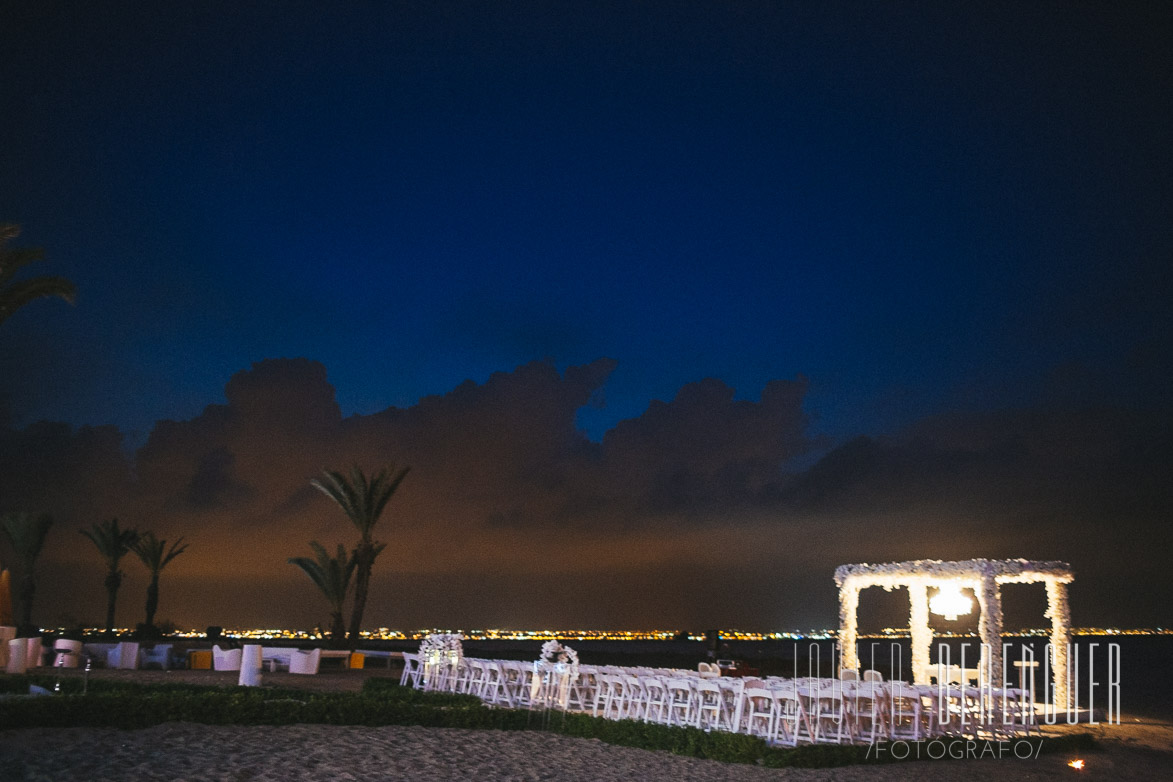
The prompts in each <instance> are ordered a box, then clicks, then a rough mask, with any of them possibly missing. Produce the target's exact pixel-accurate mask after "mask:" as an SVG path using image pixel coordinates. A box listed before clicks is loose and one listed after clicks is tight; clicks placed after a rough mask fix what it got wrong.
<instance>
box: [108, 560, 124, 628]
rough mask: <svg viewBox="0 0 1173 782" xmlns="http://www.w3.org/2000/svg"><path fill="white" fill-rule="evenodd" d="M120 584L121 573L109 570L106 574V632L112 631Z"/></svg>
mask: <svg viewBox="0 0 1173 782" xmlns="http://www.w3.org/2000/svg"><path fill="white" fill-rule="evenodd" d="M120 586H122V573H121V571H118V570H111V571H110V572H109V573H107V574H106V634H107V635H109V634H111V633H113V632H114V605H115V604H116V603H117V602H118V587H120Z"/></svg>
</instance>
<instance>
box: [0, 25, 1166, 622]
mask: <svg viewBox="0 0 1173 782" xmlns="http://www.w3.org/2000/svg"><path fill="white" fill-rule="evenodd" d="M12 5H13V4H10V7H8V8H7V9H6V10H5V11H4V14H3V22H2V23H0V52H3V56H2V59H0V118H2V119H0V222H16V223H19V224H21V225H22V226H23V234H22V236H21V237H20V239H18V240H17V242H16V244H17V245H18V246H35V247H43V248H44V249H45V252H46V256H47V262H46V263H44V264H41V265H40V268H38V269H37V270H36V271H37V273H42V274H49V273H53V274H63V275H65V276H67V277H69V278H71V279H73V280H74V281H75V282H76V283H77V287H78V291H79V293H78V300H77V304H76V306H74V307H70V306H68V305H66V304H64V303H63V302H61V301H59V300H46V301H39V302H35V303H33V304H31V305H29V306H28V307H27V308H25V309H24V310H22V311H21V312H20V313H18V314H17V315H16V316H14V317H12V318H11V319H10V320H8V321H7V322H5V323H3V324H0V511H8V510H17V509H20V510H30V511H49V512H51V513H53V514H54V516H55V517H56V519H57V525H56V527H55V528H54V530H53V532H52V533H51V537H50V538H49V541H48V543H47V544H46V549H45V553H44V555H43V557H42V560H41V570H40V572H41V575H42V581H41V588H40V592H39V595H38V599H37V606H38V610H37V611H36V618H37V619H39V620H40V621H41V622H42V623H43V624H49V623H55V622H57V621H90V622H94V623H97V622H98V621H99V620H100V617H101V616H102V615H103V608H104V594H103V592H102V588H101V578H102V575H101V562H100V560H99V558H98V555H97V552H96V550H95V549H93V547H92V544H90V543H89V542H88V541H87V540H86V539H85V538H83V537H82V536H81V535H79V534H78V533H77V532H76V530H77V529H80V528H81V527H83V526H87V525H88V524H90V523H92V522H94V521H99V520H102V519H105V518H109V517H111V516H118V517H119V518H120V520H121V521H122V522H123V524H124V525H132V526H138V527H140V528H142V529H152V530H154V531H156V532H157V533H158V534H159V535H160V536H162V537H168V538H173V537H175V536H178V535H184V536H186V537H187V539H189V540H190V541H191V547H190V549H189V552H188V553H187V554H185V555H184V556H182V557H180V558H179V559H177V560H176V561H175V562H174V563H173V564H172V565H171V566H169V567H168V569H167V570H166V571H165V572H164V576H163V581H162V602H161V606H160V611H159V615H160V618H162V619H171V620H174V621H175V622H178V623H180V624H183V625H192V626H199V627H202V626H204V625H207V624H213V623H215V624H223V625H233V624H247V625H263V624H268V625H290V626H309V625H312V624H315V623H318V622H323V621H324V620H325V616H326V613H327V608H326V605H325V603H324V601H322V600H321V599H320V598H319V596H318V595H317V594H316V593H315V592H314V589H313V586H312V585H311V584H310V582H309V581H308V579H306V578H305V577H304V575H303V574H301V573H300V571H297V570H296V569H295V568H293V567H292V566H290V565H288V564H287V563H286V559H287V558H288V557H290V556H299V555H307V554H308V553H309V547H308V541H309V540H311V539H317V540H320V541H322V542H323V543H325V544H326V545H327V546H328V547H330V548H332V547H333V546H334V544H336V543H347V544H349V543H352V542H353V539H354V538H355V535H354V534H352V528H351V527H350V526H349V524H348V523H347V522H346V521H345V519H344V518H343V517H342V516H341V514H340V512H339V511H337V509H336V508H335V507H333V506H332V505H331V504H330V502H329V501H328V500H327V499H325V498H324V497H322V496H321V495H318V494H317V493H315V492H314V491H313V490H312V489H310V488H309V483H308V481H309V479H310V478H311V477H314V476H315V475H317V474H319V473H320V472H321V470H323V469H326V468H331V469H336V468H345V467H347V466H348V465H350V464H352V463H356V462H357V463H359V464H361V465H364V466H366V467H368V468H374V467H376V466H378V465H380V464H384V463H389V462H395V463H398V464H409V465H411V466H412V468H413V469H412V473H411V474H410V476H409V477H408V479H407V480H406V481H405V483H404V484H403V487H402V489H401V491H400V493H399V495H397V497H396V498H395V499H394V500H393V501H392V503H391V505H390V506H389V510H388V513H387V515H386V517H385V518H384V520H383V522H382V523H381V525H380V527H379V535H380V537H381V538H382V539H384V540H387V541H389V542H390V544H391V545H390V547H389V549H388V551H387V553H385V554H384V555H383V556H382V557H381V558H380V560H379V561H378V563H377V564H376V568H375V576H374V583H373V587H372V589H373V592H372V598H371V602H370V603H369V604H368V609H367V621H366V624H367V625H370V626H379V625H388V626H392V627H401V628H411V627H422V626H448V627H452V626H463V627H466V628H468V627H473V626H486V625H488V626H494V625H495V626H511V627H523V626H529V627H532V626H536V625H556V626H560V627H585V626H594V627H609V628H621V627H651V626H661V627H663V626H667V627H679V628H704V627H715V626H721V627H735V626H737V627H742V628H746V629H787V628H799V627H811V626H816V627H821V626H833V625H834V624H835V622H836V592H835V588H834V584H833V581H832V571H833V569H834V567H835V566H836V565H838V564H842V563H848V562H865V561H866V562H877V561H889V560H901V559H913V558H944V559H959V558H969V557H981V556H985V557H996V558H1003V557H1020V556H1021V557H1027V558H1034V559H1062V560H1066V561H1069V562H1070V563H1071V565H1072V567H1073V568H1074V570H1075V572H1076V581H1075V584H1074V585H1073V589H1072V610H1073V619H1074V621H1075V623H1076V624H1077V625H1091V624H1115V625H1125V626H1134V625H1157V624H1164V625H1168V624H1171V623H1173V609H1171V606H1173V603H1171V602H1170V600H1169V598H1170V596H1171V594H1173V590H1171V587H1173V576H1171V575H1170V571H1169V568H1168V565H1167V559H1166V558H1167V554H1168V551H1169V550H1170V549H1171V548H1173V532H1171V531H1170V524H1169V521H1170V519H1171V516H1173V488H1171V484H1173V480H1171V477H1173V415H1171V411H1170V393H1169V390H1168V387H1169V381H1170V380H1171V379H1173V323H1171V316H1170V310H1171V307H1170V303H1171V302H1173V274H1171V272H1170V269H1173V258H1171V255H1173V253H1171V251H1170V248H1171V247H1173V219H1171V217H1173V43H1171V42H1173V6H1171V5H1170V4H1169V3H1163V2H1151V3H1146V2H1130V3H1093V2H1076V3H1070V2H1062V3H1060V2H1054V3H1047V2H1040V3H1029V4H1020V3H980V4H975V3H959V2H956V3H955V2H941V3H922V4H917V3H890V2H889V3H871V4H859V3H842V4H839V3H830V2H818V3H813V2H812V3H785V2H771V3H765V2H761V3H755V2H736V3H723V2H722V3H716V2H714V3H707V4H706V3H662V4H661V3H645V2H638V3H637V2H614V3H606V2H597V3H560V2H541V3H529V2H509V3H492V2H478V3H473V2H469V3H453V2H419V3H406V2H391V3H361V2H354V3H345V4H322V3H291V2H283V3H272V4H270V3H263V2H257V3H246V4H240V3H224V4H220V3H213V2H191V3H186V2H181V3H141V4H136V3H115V4H110V5H113V6H115V7H114V8H103V7H101V4H99V5H98V6H93V5H88V6H79V5H78V4H76V3H56V2H36V3H22V4H19V6H17V7H12ZM335 6H337V7H335ZM125 569H126V571H127V573H128V578H127V583H126V585H125V586H124V587H123V593H122V598H121V600H120V606H119V621H120V623H123V624H133V623H134V622H135V621H141V604H142V598H141V593H142V590H143V588H144V586H145V576H144V574H143V573H142V572H141V571H142V568H141V567H138V566H137V563H135V562H130V561H128V562H127V563H126V565H125ZM873 591H874V590H873ZM1011 591H1015V592H1019V593H1020V594H1016V595H1012V596H1011V597H1010V603H1011V604H1010V605H1009V606H1008V608H1007V622H1008V625H1010V626H1014V625H1015V623H1016V622H1020V623H1021V624H1023V625H1041V624H1042V623H1043V620H1042V617H1041V612H1042V608H1041V606H1043V605H1044V604H1045V601H1044V600H1043V599H1042V597H1041V595H1042V588H1041V587H1038V589H1037V590H1036V591H1037V594H1036V591H1031V589H1030V588H1026V587H1022V588H1019V589H1018V590H1011ZM889 603H892V605H895V606H896V608H893V607H892V605H889ZM890 609H891V610H890ZM868 611H870V612H871V617H872V618H871V619H869V618H868V616H867V615H866V614H867V612H868ZM903 611H904V609H903V607H902V606H900V605H899V600H896V601H895V602H894V603H893V602H892V600H891V599H889V600H887V601H886V600H885V598H883V597H875V598H873V597H870V596H869V595H867V594H865V599H864V612H865V614H864V615H861V616H862V619H863V623H864V627H865V629H866V628H867V627H868V625H869V623H871V624H875V625H882V624H885V623H888V622H889V621H895V622H897V623H899V622H900V617H901V616H902V614H903ZM136 617H137V618H136Z"/></svg>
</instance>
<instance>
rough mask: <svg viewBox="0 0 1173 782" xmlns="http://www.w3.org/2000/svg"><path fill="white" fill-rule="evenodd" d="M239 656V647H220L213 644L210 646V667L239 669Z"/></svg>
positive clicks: (221, 669) (220, 669)
mask: <svg viewBox="0 0 1173 782" xmlns="http://www.w3.org/2000/svg"><path fill="white" fill-rule="evenodd" d="M240 656H241V650H240V649H221V648H220V646H219V645H218V644H217V645H214V646H213V647H212V668H213V669H215V670H217V671H239V670H240Z"/></svg>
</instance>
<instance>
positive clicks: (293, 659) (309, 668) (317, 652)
mask: <svg viewBox="0 0 1173 782" xmlns="http://www.w3.org/2000/svg"><path fill="white" fill-rule="evenodd" d="M321 661H322V650H321V649H313V650H311V651H308V652H303V651H302V650H301V649H294V650H293V654H292V655H291V656H290V658H289V672H290V673H309V674H313V673H317V672H318V665H319V664H320V663H321Z"/></svg>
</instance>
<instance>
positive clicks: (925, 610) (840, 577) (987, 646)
mask: <svg viewBox="0 0 1173 782" xmlns="http://www.w3.org/2000/svg"><path fill="white" fill-rule="evenodd" d="M1073 578H1074V575H1073V574H1072V572H1071V566H1070V565H1068V564H1067V563H1066V562H1032V561H1030V560H1026V559H966V560H962V561H960V562H942V561H940V560H936V559H917V560H912V561H909V562H888V563H885V564H879V565H869V564H866V563H865V564H859V565H841V566H839V567H838V568H836V569H835V583H836V584H837V585H838V587H839V645H840V649H839V655H840V665H841V666H842V667H844V668H851V669H853V670H856V669H858V668H859V657H858V654H857V652H856V648H855V644H856V638H857V635H858V619H857V616H856V614H857V613H858V611H859V593H860V591H861V590H863V589H866V588H867V587H872V586H878V587H882V588H884V589H885V590H888V591H891V590H892V589H893V588H894V587H902V588H907V589H908V597H909V604H910V608H911V611H910V617H909V628H910V630H911V633H912V671H913V674H912V675H913V681H915V682H916V683H918V684H925V683H928V681H929V675H930V665H929V651H930V647H931V646H932V642H933V631H932V629H931V628H930V627H929V608H930V607H929V598H928V590H929V588H935V589H937V590H939V593H938V596H941V595H944V597H943V598H942V599H941V601H940V602H939V603H935V604H934V611H935V610H936V608H937V607H940V608H942V609H948V611H949V612H950V613H952V611H953V609H957V611H956V613H957V614H965V613H969V609H968V608H965V609H964V610H961V609H962V608H963V606H962V604H961V603H960V602H959V600H958V599H960V601H966V602H969V601H968V599H967V598H965V597H963V596H962V595H961V594H960V591H961V590H962V589H966V588H968V589H972V590H973V592H974V594H975V595H976V596H977V600H978V606H979V607H980V609H981V616H980V618H979V620H978V635H979V636H981V641H982V659H981V663H980V668H979V670H980V671H981V672H983V674H984V675H986V676H988V677H989V681H990V682H991V683H993V684H995V685H1000V684H1001V682H1002V681H1003V678H1002V663H1003V660H1002V592H1001V585H1002V584H1035V583H1040V582H1041V583H1043V584H1046V587H1047V613H1046V616H1047V618H1048V619H1050V620H1051V638H1050V641H1051V649H1052V658H1051V672H1052V677H1053V681H1054V685H1055V702H1056V703H1057V704H1064V703H1066V701H1067V645H1068V643H1070V640H1071V616H1070V612H1069V610H1068V606H1067V584H1069V583H1071V581H1072V579H1073ZM934 600H936V598H934ZM971 605H972V604H971Z"/></svg>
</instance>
